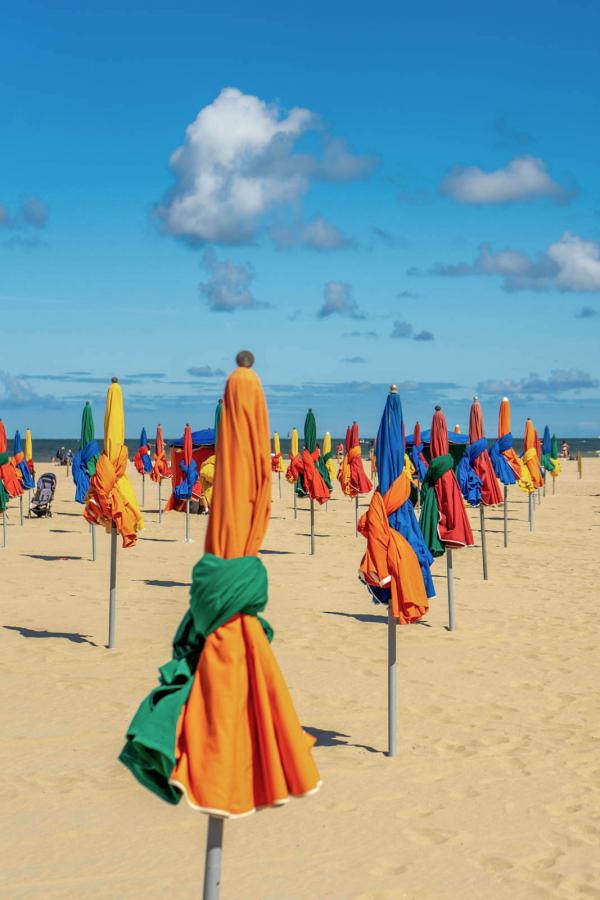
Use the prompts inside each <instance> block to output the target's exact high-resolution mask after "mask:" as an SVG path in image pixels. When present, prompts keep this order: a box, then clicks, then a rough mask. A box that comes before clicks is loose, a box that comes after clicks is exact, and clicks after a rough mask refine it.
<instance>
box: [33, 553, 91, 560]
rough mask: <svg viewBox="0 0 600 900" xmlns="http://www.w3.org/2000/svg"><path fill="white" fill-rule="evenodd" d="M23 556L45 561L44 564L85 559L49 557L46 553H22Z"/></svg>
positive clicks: (80, 557) (77, 557)
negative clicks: (62, 560)
mask: <svg viewBox="0 0 600 900" xmlns="http://www.w3.org/2000/svg"><path fill="white" fill-rule="evenodd" d="M21 556H28V557H29V559H43V560H44V562H58V561H59V560H61V559H83V556H48V555H46V554H44V553H22V554H21Z"/></svg>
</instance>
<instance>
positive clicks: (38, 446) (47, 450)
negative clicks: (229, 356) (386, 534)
mask: <svg viewBox="0 0 600 900" xmlns="http://www.w3.org/2000/svg"><path fill="white" fill-rule="evenodd" d="M565 440H566V442H567V443H568V445H569V447H570V450H571V456H577V454H578V453H581V455H582V456H600V438H581V437H579V438H570V437H568V438H562V437H561V438H559V445H560V444H562V442H563V441H565ZM372 441H373V438H361V442H360V443H361V446H362V450H363V456H364V457H365V458H366V457H367V456H368V453H369V447H370V446H371V443H372ZM343 442H344V439H343V438H332V446H333V450H334V453H335V448H336V447H337V446H338V444H341V443H343ZM150 443H151V444H152V443H153V442H152V441H151V442H150ZM166 443H167V444H169V441H168V440H167V441H166ZM127 445H128V447H129V456H130V458H132V457H133V455H134V453H135V452H136V450H137V448H138V445H139V438H137V437H136V438H129V439H128V441H127ZM78 446H79V438H73V437H71V438H39V439H37V440H36V439H35V438H34V440H33V459H34V462H50V461H51V460H52V459H54V457H55V456H56V453H57V450H59V449H60V448H61V447H64V448H65V449H66V450H68V449H69V448H70V449H71V450H72V451H73V453H75V452H76V450H77V448H78ZM300 446H302V436H300ZM514 447H515V450H516V452H517V453H521V452H522V450H523V441H522V440H519V439H518V438H515V442H514ZM10 449H11V442H10V441H9V451H10ZM281 452H282V453H283V455H284V457H287V456H289V452H290V442H289V439H287V438H281Z"/></svg>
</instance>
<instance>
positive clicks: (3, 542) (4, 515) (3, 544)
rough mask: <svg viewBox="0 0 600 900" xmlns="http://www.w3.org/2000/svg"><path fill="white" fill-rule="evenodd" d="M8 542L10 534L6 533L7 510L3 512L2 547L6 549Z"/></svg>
mask: <svg viewBox="0 0 600 900" xmlns="http://www.w3.org/2000/svg"><path fill="white" fill-rule="evenodd" d="M7 541H8V534H7V531H6V510H5V509H3V510H2V547H3V548H4V547H6V544H7Z"/></svg>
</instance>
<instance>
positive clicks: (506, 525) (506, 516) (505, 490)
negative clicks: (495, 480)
mask: <svg viewBox="0 0 600 900" xmlns="http://www.w3.org/2000/svg"><path fill="white" fill-rule="evenodd" d="M504 546H505V547H508V485H507V484H505V485H504Z"/></svg>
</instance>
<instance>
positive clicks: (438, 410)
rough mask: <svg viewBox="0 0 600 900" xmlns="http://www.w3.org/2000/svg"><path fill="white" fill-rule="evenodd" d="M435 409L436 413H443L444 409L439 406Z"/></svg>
mask: <svg viewBox="0 0 600 900" xmlns="http://www.w3.org/2000/svg"><path fill="white" fill-rule="evenodd" d="M433 408H434V409H435V411H436V412H441V411H442V407H441V406H439V405H437V406H434V407H433Z"/></svg>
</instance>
